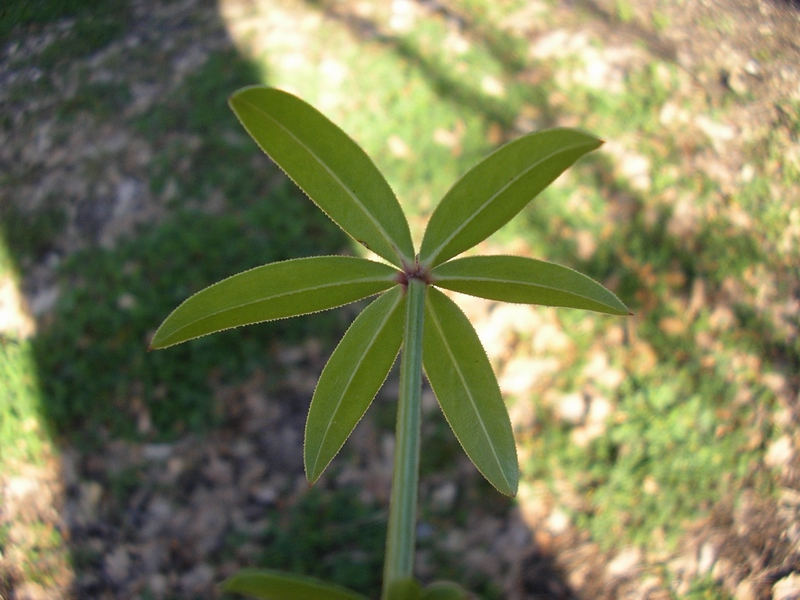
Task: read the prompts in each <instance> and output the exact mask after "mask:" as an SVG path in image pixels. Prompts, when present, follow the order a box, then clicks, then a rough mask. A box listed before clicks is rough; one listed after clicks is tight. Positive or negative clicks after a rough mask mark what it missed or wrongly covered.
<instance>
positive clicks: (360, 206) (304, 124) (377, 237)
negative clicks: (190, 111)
mask: <svg viewBox="0 0 800 600" xmlns="http://www.w3.org/2000/svg"><path fill="white" fill-rule="evenodd" d="M229 102H230V106H231V109H233V112H234V113H236V116H237V117H238V118H239V121H240V122H241V123H242V125H243V126H244V128H245V129H246V130H247V132H248V133H249V134H250V135H251V136H252V137H253V139H254V140H255V141H256V143H258V145H259V146H260V147H261V149H262V150H263V151H264V152H266V153H267V154H268V155H269V156H270V158H272V160H273V161H275V163H276V164H277V165H278V166H279V167H281V168H282V169H283V170H284V171H285V172H286V174H287V175H288V176H289V177H290V178H291V179H292V180H293V181H294V182H295V183H296V184H297V185H298V186H299V187H300V188H301V189H302V190H303V191H304V192H305V193H306V194H308V196H309V198H311V199H312V200H313V201H314V202H315V203H316V204H317V206H319V207H320V208H321V209H322V210H323V211H324V212H325V213H326V214H327V215H328V216H329V217H330V218H331V219H333V220H334V221H335V222H336V223H337V224H338V225H339V227H341V228H342V229H343V230H344V231H345V232H347V233H348V234H349V235H351V236H352V237H353V238H354V239H355V240H356V241H358V242H359V243H360V244H363V245H364V246H366V247H367V248H369V249H370V250H372V251H373V252H375V253H376V254H378V255H379V256H382V257H383V258H385V259H386V260H388V261H389V262H391V263H393V264H395V265H397V266H399V267H402V266H403V263H405V264H412V263H413V261H414V246H413V244H412V242H411V233H410V231H409V228H408V222H407V221H406V218H405V215H403V211H402V209H401V208H400V203H399V202H398V201H397V198H396V197H395V195H394V192H392V189H391V188H390V187H389V184H388V183H387V182H386V179H384V177H383V175H381V173H380V171H378V169H377V167H375V165H374V164H373V162H372V161H371V160H370V158H369V157H368V156H367V154H366V153H365V152H364V151H363V150H362V149H361V147H360V146H359V145H358V144H356V142H354V141H353V140H352V139H351V138H350V137H349V136H348V135H347V134H346V133H345V132H344V131H342V130H341V129H340V128H339V127H338V126H336V125H335V124H334V123H332V122H331V121H330V120H329V119H328V118H327V117H326V116H324V115H323V114H322V113H320V112H319V111H318V110H317V109H315V108H313V107H312V106H310V105H309V104H307V103H306V102H304V101H303V100H300V99H299V98H297V97H296V96H293V95H291V94H287V93H286V92H283V91H281V90H277V89H273V88H266V87H262V86H254V87H248V88H244V89H242V90H239V91H238V92H236V93H235V94H233V96H231V98H230V101H229Z"/></svg>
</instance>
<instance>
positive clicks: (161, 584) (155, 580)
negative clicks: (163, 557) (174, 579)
mask: <svg viewBox="0 0 800 600" xmlns="http://www.w3.org/2000/svg"><path fill="white" fill-rule="evenodd" d="M147 585H148V587H149V588H150V593H151V594H152V595H153V596H155V597H156V598H163V597H165V596H166V594H167V588H168V587H169V579H167V576H166V575H162V574H161V573H156V574H154V575H151V576H150V578H149V579H148V580H147Z"/></svg>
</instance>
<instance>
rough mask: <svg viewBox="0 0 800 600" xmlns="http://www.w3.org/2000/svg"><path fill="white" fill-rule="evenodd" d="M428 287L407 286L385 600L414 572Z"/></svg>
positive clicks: (410, 283)
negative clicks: (397, 585)
mask: <svg viewBox="0 0 800 600" xmlns="http://www.w3.org/2000/svg"><path fill="white" fill-rule="evenodd" d="M425 287H426V285H425V282H423V281H421V280H419V279H416V278H411V279H409V281H408V290H407V294H408V296H407V304H406V325H405V337H404V338H403V339H404V341H403V355H402V358H401V361H400V397H399V398H398V402H397V431H396V439H395V449H394V471H393V473H392V497H391V500H390V501H389V531H388V534H387V538H386V563H385V565H384V568H383V593H382V595H381V598H382V599H383V600H388V598H389V590H390V588H391V586H392V585H393V584H397V583H401V582H403V581H408V580H411V579H412V578H413V571H414V545H415V541H416V539H415V538H416V535H415V534H416V531H415V529H416V520H417V488H418V484H419V438H420V394H421V391H422V323H423V317H424V315H425Z"/></svg>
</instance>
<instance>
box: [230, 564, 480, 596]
mask: <svg viewBox="0 0 800 600" xmlns="http://www.w3.org/2000/svg"><path fill="white" fill-rule="evenodd" d="M222 590H223V591H225V592H234V593H238V594H246V595H248V596H252V597H254V598H260V599H262V600H367V598H366V596H363V595H362V594H359V593H358V592H354V591H352V590H349V589H347V588H345V587H342V586H339V585H335V584H332V583H328V582H326V581H321V580H319V579H315V578H313V577H305V576H302V575H295V574H290V573H283V572H280V571H272V570H268V569H243V570H241V571H239V572H238V573H237V574H236V575H234V576H233V577H231V578H229V579H227V580H226V581H225V582H224V583H223V584H222ZM466 598H467V593H466V592H465V591H464V589H463V588H462V587H461V586H459V585H458V584H456V583H453V582H450V581H439V582H434V583H432V584H430V585H428V586H426V587H425V588H422V587H421V586H420V585H419V583H417V582H416V581H414V580H405V581H398V582H396V584H395V585H394V586H393V587H392V589H391V591H390V592H389V599H388V600H465V599H466Z"/></svg>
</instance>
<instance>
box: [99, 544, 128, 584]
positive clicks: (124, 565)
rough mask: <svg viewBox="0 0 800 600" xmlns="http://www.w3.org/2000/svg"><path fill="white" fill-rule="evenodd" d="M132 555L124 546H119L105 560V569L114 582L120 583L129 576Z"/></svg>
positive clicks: (107, 575)
mask: <svg viewBox="0 0 800 600" xmlns="http://www.w3.org/2000/svg"><path fill="white" fill-rule="evenodd" d="M130 566H131V557H130V555H129V554H128V551H127V550H126V549H125V548H124V547H123V546H117V548H116V549H115V550H114V551H113V552H112V553H111V554H109V555H108V556H106V557H105V560H104V561H103V571H105V574H106V577H108V578H109V579H110V580H111V581H112V582H113V583H115V584H117V585H119V584H121V583H123V582H124V581H125V580H126V579H127V578H128V572H129V571H130Z"/></svg>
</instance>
